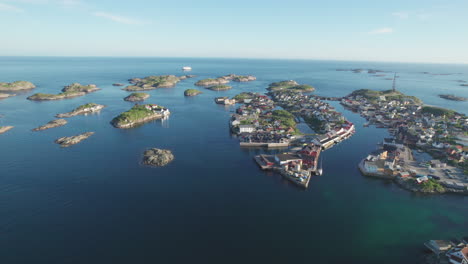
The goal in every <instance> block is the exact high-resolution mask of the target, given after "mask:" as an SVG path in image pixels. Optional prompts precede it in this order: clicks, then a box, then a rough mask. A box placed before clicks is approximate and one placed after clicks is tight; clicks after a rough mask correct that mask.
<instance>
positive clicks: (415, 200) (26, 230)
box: [0, 57, 468, 263]
mask: <svg viewBox="0 0 468 264" xmlns="http://www.w3.org/2000/svg"><path fill="white" fill-rule="evenodd" d="M184 65H190V66H192V68H193V69H194V70H193V71H192V72H191V74H196V75H198V77H197V78H195V79H189V80H185V81H182V82H180V83H179V84H178V85H177V86H176V87H175V88H168V89H158V90H153V91H149V93H150V94H151V97H150V99H148V100H147V102H150V103H157V104H161V105H164V106H167V107H169V108H170V110H171V112H172V115H171V117H170V118H169V119H168V120H165V121H155V122H152V123H149V124H146V125H144V126H141V127H138V128H134V129H129V130H119V129H115V128H113V127H112V126H111V125H110V124H109V121H110V120H111V119H112V118H113V117H115V116H116V115H118V114H119V113H120V112H122V111H125V110H127V109H129V108H130V107H131V106H132V103H129V102H125V101H123V100H122V99H123V97H125V96H126V95H128V93H127V92H125V91H122V90H121V88H120V87H113V86H112V83H116V82H122V83H125V82H126V80H127V79H129V78H132V77H144V76H147V75H159V74H178V75H179V74H182V72H181V71H180V68H181V67H182V66H184ZM338 68H376V69H381V70H385V71H397V72H398V73H399V75H400V76H401V77H400V78H399V79H398V81H397V88H398V89H399V90H401V91H402V92H405V93H407V94H409V95H415V96H418V97H420V98H421V99H422V100H423V101H424V102H426V103H427V104H431V105H438V106H442V107H450V108H452V109H455V110H457V111H460V112H463V113H465V114H468V108H467V103H466V102H451V101H446V100H444V99H441V98H439V97H438V96H437V94H439V93H442V91H443V92H444V93H454V94H456V95H460V96H465V97H468V87H461V86H459V83H458V82H456V80H465V81H468V66H466V65H465V66H462V65H434V64H433V65H430V64H398V63H364V62H362V63H358V62H355V63H351V62H335V61H294V60H240V59H239V60H234V59H181V58H178V59H171V58H138V59H137V58H28V57H23V58H14V57H0V81H14V80H29V81H31V82H33V83H35V84H36V85H37V88H36V89H35V90H34V91H33V92H45V93H57V92H59V90H60V89H61V88H62V86H64V85H67V84H70V83H72V82H80V83H82V84H88V83H94V84H97V85H98V86H99V87H100V88H102V90H101V91H98V92H96V93H92V94H89V95H86V96H84V97H79V98H74V99H69V100H63V101H55V102H31V101H28V100H26V99H25V98H26V97H27V96H29V95H30V94H31V93H33V92H28V93H24V94H20V95H18V96H16V97H12V98H8V99H5V100H2V101H0V114H1V115H3V117H2V118H0V125H13V126H15V128H14V129H13V130H11V131H9V132H7V133H5V134H3V135H0V215H1V218H0V252H1V254H0V256H1V257H0V258H1V259H2V261H1V262H2V263H181V262H185V263H187V262H195V263H198V262H201V261H204V262H215V261H216V262H222V263H226V262H229V263H231V262H232V263H239V262H241V263H251V262H261V263H265V262H269V263H285V262H288V263H289V262H291V263H292V262H295V263H343V262H346V263H376V262H377V261H378V262H380V263H415V262H416V263H417V262H418V261H419V260H420V257H419V256H420V253H421V252H422V243H423V242H425V241H426V240H429V239H446V238H450V237H452V236H461V235H468V233H467V232H468V197H462V196H454V195H443V196H422V195H416V194H412V193H408V192H406V191H404V190H401V189H399V188H398V187H396V186H395V185H394V184H392V183H391V182H385V181H381V180H376V179H370V178H365V177H362V176H361V175H360V174H359V172H358V170H357V166H356V165H357V163H358V162H359V161H360V160H361V159H362V158H363V157H365V156H366V155H367V154H368V153H369V152H370V151H372V150H374V149H375V147H376V143H377V142H378V141H380V140H381V139H382V138H383V137H385V136H387V132H386V131H385V130H382V129H376V128H372V127H371V128H364V127H363V126H362V124H363V123H364V122H365V121H364V120H363V119H362V118H361V117H359V116H358V115H357V114H354V113H351V112H349V111H345V110H344V109H343V108H342V107H341V106H340V105H339V104H337V103H336V102H332V104H333V105H334V106H336V107H337V109H338V110H340V111H343V112H344V114H345V116H346V118H348V119H349V120H351V121H352V122H354V123H356V127H357V132H356V134H355V135H354V136H353V137H352V138H350V139H349V140H347V141H345V142H343V143H341V144H340V145H338V146H336V147H334V148H332V149H330V150H328V151H326V152H325V153H324V155H323V166H324V176H323V177H316V178H313V179H312V181H311V183H310V185H309V188H308V189H307V190H301V189H298V188H296V187H294V186H292V185H291V184H289V183H288V182H287V181H285V180H284V179H282V178H281V177H280V176H278V175H275V174H271V173H264V172H262V171H260V170H259V169H258V167H257V165H256V164H255V163H254V162H253V160H252V158H253V156H254V155H256V154H258V153H262V152H265V151H264V150H261V149H241V148H239V146H238V141H237V140H236V139H235V138H233V137H231V135H230V134H229V129H228V122H227V120H228V118H229V115H230V114H231V112H232V111H234V110H235V107H233V106H232V107H224V106H219V105H216V104H215V103H214V101H213V99H214V97H216V96H233V95H235V94H237V93H239V92H242V91H254V92H265V88H266V87H267V85H268V84H269V83H271V82H273V81H279V80H284V79H288V80H289V79H295V80H297V81H298V82H301V83H307V84H311V85H313V86H315V87H316V89H317V90H316V94H318V95H325V96H342V95H346V94H348V93H349V92H351V91H353V90H355V89H361V88H368V89H378V90H384V89H390V88H391V85H392V82H391V81H388V80H384V79H383V78H379V77H371V76H369V75H368V74H354V73H352V72H337V71H335V69H338ZM425 71H427V72H431V73H454V75H427V74H422V73H421V72H425ZM229 73H235V74H253V75H255V76H257V78H258V80H257V81H255V82H251V83H233V89H232V90H229V91H224V92H214V91H209V90H204V89H203V88H202V89H203V92H204V93H203V94H201V95H199V96H196V97H191V98H185V97H184V96H183V91H184V90H185V89H187V88H193V83H194V82H196V81H197V80H199V79H202V78H208V77H216V76H220V75H225V74H229ZM387 77H391V76H387ZM88 102H95V103H99V104H104V105H107V106H108V107H107V108H105V109H104V110H103V111H102V112H101V113H100V114H96V115H91V116H77V117H73V118H70V119H69V123H68V124H67V125H66V126H64V127H60V128H54V129H50V130H46V131H42V132H31V131H30V130H31V129H32V128H35V127H37V126H39V125H42V124H44V123H46V122H48V121H50V120H52V119H53V118H54V115H55V114H57V113H62V112H68V111H70V110H72V109H74V108H75V107H77V106H79V105H81V104H84V103H88ZM86 131H94V132H96V134H95V135H94V136H92V137H91V138H89V139H88V140H86V141H83V142H82V143H80V144H78V145H75V146H73V147H70V148H65V149H63V148H60V147H59V146H58V145H56V144H55V143H53V141H54V140H55V139H56V138H58V137H62V136H70V135H74V134H78V133H82V132H86ZM149 147H158V148H168V149H171V150H172V151H173V153H174V155H175V160H174V162H172V163H171V164H169V165H168V166H167V167H163V168H148V167H143V166H141V165H140V164H139V162H140V159H141V155H142V152H143V151H144V150H145V149H146V148H149Z"/></svg>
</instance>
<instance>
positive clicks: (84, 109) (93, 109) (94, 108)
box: [56, 103, 106, 118]
mask: <svg viewBox="0 0 468 264" xmlns="http://www.w3.org/2000/svg"><path fill="white" fill-rule="evenodd" d="M104 107H106V106H104V105H100V104H95V103H88V104H84V105H81V106H78V107H77V108H75V109H74V110H73V111H71V112H68V113H63V114H57V115H56V117H58V118H64V117H72V116H76V115H87V114H91V113H97V112H99V111H101V110H102V109H103V108H104Z"/></svg>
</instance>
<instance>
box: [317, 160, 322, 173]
mask: <svg viewBox="0 0 468 264" xmlns="http://www.w3.org/2000/svg"><path fill="white" fill-rule="evenodd" d="M322 174H323V169H322V158H320V166H319V167H318V168H317V176H322Z"/></svg>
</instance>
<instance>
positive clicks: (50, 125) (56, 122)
mask: <svg viewBox="0 0 468 264" xmlns="http://www.w3.org/2000/svg"><path fill="white" fill-rule="evenodd" d="M67 123H68V122H67V120H65V119H55V120H52V121H50V122H48V123H47V124H45V125H43V126H40V127H36V128H34V129H33V130H32V131H42V130H46V129H49V128H54V127H61V126H64V125H66V124H67Z"/></svg>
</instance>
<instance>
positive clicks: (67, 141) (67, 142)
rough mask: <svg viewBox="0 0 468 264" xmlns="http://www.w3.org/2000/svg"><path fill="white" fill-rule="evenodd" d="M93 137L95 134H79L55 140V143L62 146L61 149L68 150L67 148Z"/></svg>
mask: <svg viewBox="0 0 468 264" xmlns="http://www.w3.org/2000/svg"><path fill="white" fill-rule="evenodd" d="M92 135H94V132H86V133H83V134H79V135H76V136H71V137H61V138H59V139H57V140H55V143H57V144H60V146H61V147H64V148H66V147H70V146H73V145H75V144H78V143H80V142H81V141H83V140H85V139H87V138H89V137H90V136H92Z"/></svg>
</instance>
